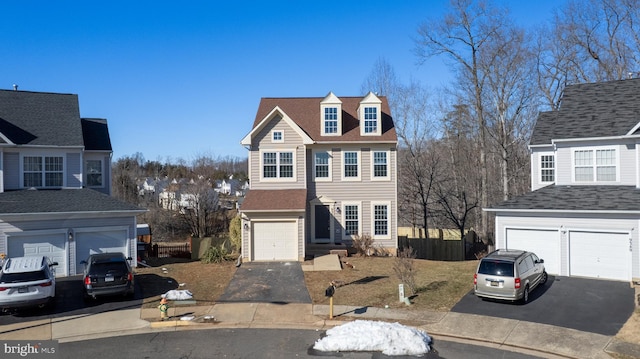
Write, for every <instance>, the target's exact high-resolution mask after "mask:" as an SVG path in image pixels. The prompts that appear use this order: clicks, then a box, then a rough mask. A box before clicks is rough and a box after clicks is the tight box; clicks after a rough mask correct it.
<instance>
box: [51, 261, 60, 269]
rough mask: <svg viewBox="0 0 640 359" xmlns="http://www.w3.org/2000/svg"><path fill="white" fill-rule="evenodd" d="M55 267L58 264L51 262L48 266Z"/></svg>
mask: <svg viewBox="0 0 640 359" xmlns="http://www.w3.org/2000/svg"><path fill="white" fill-rule="evenodd" d="M57 265H58V262H53V263H51V264H49V268H51V267H53V266H57Z"/></svg>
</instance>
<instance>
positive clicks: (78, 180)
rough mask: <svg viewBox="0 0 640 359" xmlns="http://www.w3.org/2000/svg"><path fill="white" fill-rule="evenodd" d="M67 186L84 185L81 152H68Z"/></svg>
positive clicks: (66, 162) (66, 161)
mask: <svg viewBox="0 0 640 359" xmlns="http://www.w3.org/2000/svg"><path fill="white" fill-rule="evenodd" d="M65 164H66V167H65V170H66V186H67V187H82V163H80V154H79V153H67V158H66V160H65Z"/></svg>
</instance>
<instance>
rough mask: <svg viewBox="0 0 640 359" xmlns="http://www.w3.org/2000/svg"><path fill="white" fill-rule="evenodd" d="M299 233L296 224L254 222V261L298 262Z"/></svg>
mask: <svg viewBox="0 0 640 359" xmlns="http://www.w3.org/2000/svg"><path fill="white" fill-rule="evenodd" d="M297 233H298V231H297V225H296V222H254V223H253V258H254V260H257V261H291V260H298V234H297Z"/></svg>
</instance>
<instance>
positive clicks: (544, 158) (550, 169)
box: [540, 155, 556, 183]
mask: <svg viewBox="0 0 640 359" xmlns="http://www.w3.org/2000/svg"><path fill="white" fill-rule="evenodd" d="M555 168H556V167H555V159H554V156H553V155H541V156H540V182H542V183H549V182H553V181H555Z"/></svg>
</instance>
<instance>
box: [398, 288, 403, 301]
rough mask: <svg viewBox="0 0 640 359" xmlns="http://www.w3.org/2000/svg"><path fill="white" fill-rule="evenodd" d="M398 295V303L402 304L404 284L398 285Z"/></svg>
mask: <svg viewBox="0 0 640 359" xmlns="http://www.w3.org/2000/svg"><path fill="white" fill-rule="evenodd" d="M398 294H399V296H400V301H401V302H404V284H402V283H401V284H398Z"/></svg>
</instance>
